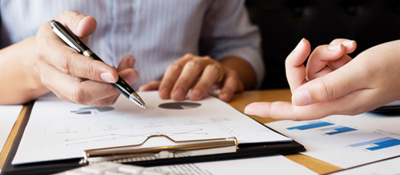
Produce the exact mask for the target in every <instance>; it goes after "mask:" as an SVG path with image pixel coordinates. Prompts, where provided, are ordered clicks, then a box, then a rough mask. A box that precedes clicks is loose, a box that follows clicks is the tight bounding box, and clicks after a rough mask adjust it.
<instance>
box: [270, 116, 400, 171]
mask: <svg viewBox="0 0 400 175" xmlns="http://www.w3.org/2000/svg"><path fill="white" fill-rule="evenodd" d="M313 122H314V123H313ZM324 122H325V123H324ZM399 124H400V116H380V115H376V114H371V113H365V114H361V115H357V116H343V115H336V116H330V117H327V118H324V119H321V120H314V121H301V122H295V121H278V122H273V123H268V124H267V125H268V126H270V127H271V128H274V129H276V130H277V131H279V132H281V133H283V134H285V135H286V136H288V137H291V138H292V139H293V140H296V141H298V142H299V143H301V144H303V145H304V146H305V147H306V149H307V151H306V152H304V153H303V154H305V155H308V156H311V157H314V158H316V159H320V160H322V161H325V162H328V163H330V164H333V165H336V166H338V167H341V168H349V167H353V166H356V165H361V164H365V163H368V162H373V161H377V160H381V159H385V158H389V157H393V156H397V155H400V127H399ZM312 126H314V128H313V127H312Z"/></svg>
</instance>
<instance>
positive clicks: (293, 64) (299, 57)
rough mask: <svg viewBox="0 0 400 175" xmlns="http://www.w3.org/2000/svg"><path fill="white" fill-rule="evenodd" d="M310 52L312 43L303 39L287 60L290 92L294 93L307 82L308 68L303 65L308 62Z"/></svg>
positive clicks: (286, 66) (286, 67)
mask: <svg viewBox="0 0 400 175" xmlns="http://www.w3.org/2000/svg"><path fill="white" fill-rule="evenodd" d="M310 51H311V46H310V42H309V41H308V40H306V39H304V38H303V39H301V41H300V42H299V44H298V45H297V46H296V48H295V49H294V50H293V51H292V52H291V53H290V54H289V56H288V57H287V58H286V62H285V69H286V78H287V80H288V82H289V85H290V90H291V91H292V92H293V91H294V90H296V89H297V88H298V87H299V86H301V85H302V84H304V83H306V82H307V81H306V68H305V66H304V65H303V63H304V62H305V61H306V59H307V57H308V55H310Z"/></svg>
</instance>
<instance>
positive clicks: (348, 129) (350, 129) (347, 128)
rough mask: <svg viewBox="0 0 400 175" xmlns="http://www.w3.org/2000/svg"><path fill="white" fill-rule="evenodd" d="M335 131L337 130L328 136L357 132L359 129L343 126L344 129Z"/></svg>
mask: <svg viewBox="0 0 400 175" xmlns="http://www.w3.org/2000/svg"><path fill="white" fill-rule="evenodd" d="M335 130H336V131H333V132H328V133H326V134H328V135H335V134H340V133H345V132H350V131H355V130H357V129H354V128H349V127H345V126H343V127H341V128H336V129H335Z"/></svg>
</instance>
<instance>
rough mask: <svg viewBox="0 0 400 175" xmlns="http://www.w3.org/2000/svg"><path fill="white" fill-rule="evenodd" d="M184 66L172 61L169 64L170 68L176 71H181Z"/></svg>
mask: <svg viewBox="0 0 400 175" xmlns="http://www.w3.org/2000/svg"><path fill="white" fill-rule="evenodd" d="M182 68H183V66H182V65H180V64H178V63H172V64H171V65H169V66H168V68H167V69H168V70H169V71H172V72H175V71H181V70H182Z"/></svg>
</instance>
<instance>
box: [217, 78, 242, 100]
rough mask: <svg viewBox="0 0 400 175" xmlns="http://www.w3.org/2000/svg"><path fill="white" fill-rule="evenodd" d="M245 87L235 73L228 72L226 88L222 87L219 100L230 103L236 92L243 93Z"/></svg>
mask: <svg viewBox="0 0 400 175" xmlns="http://www.w3.org/2000/svg"><path fill="white" fill-rule="evenodd" d="M243 90H244V85H243V83H242V82H241V81H240V78H239V75H237V73H236V72H235V71H227V75H226V78H225V82H224V86H223V87H222V90H221V93H220V94H219V96H218V97H219V99H221V100H222V101H225V102H229V101H230V100H231V99H232V97H233V94H234V93H235V92H242V91H243Z"/></svg>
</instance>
